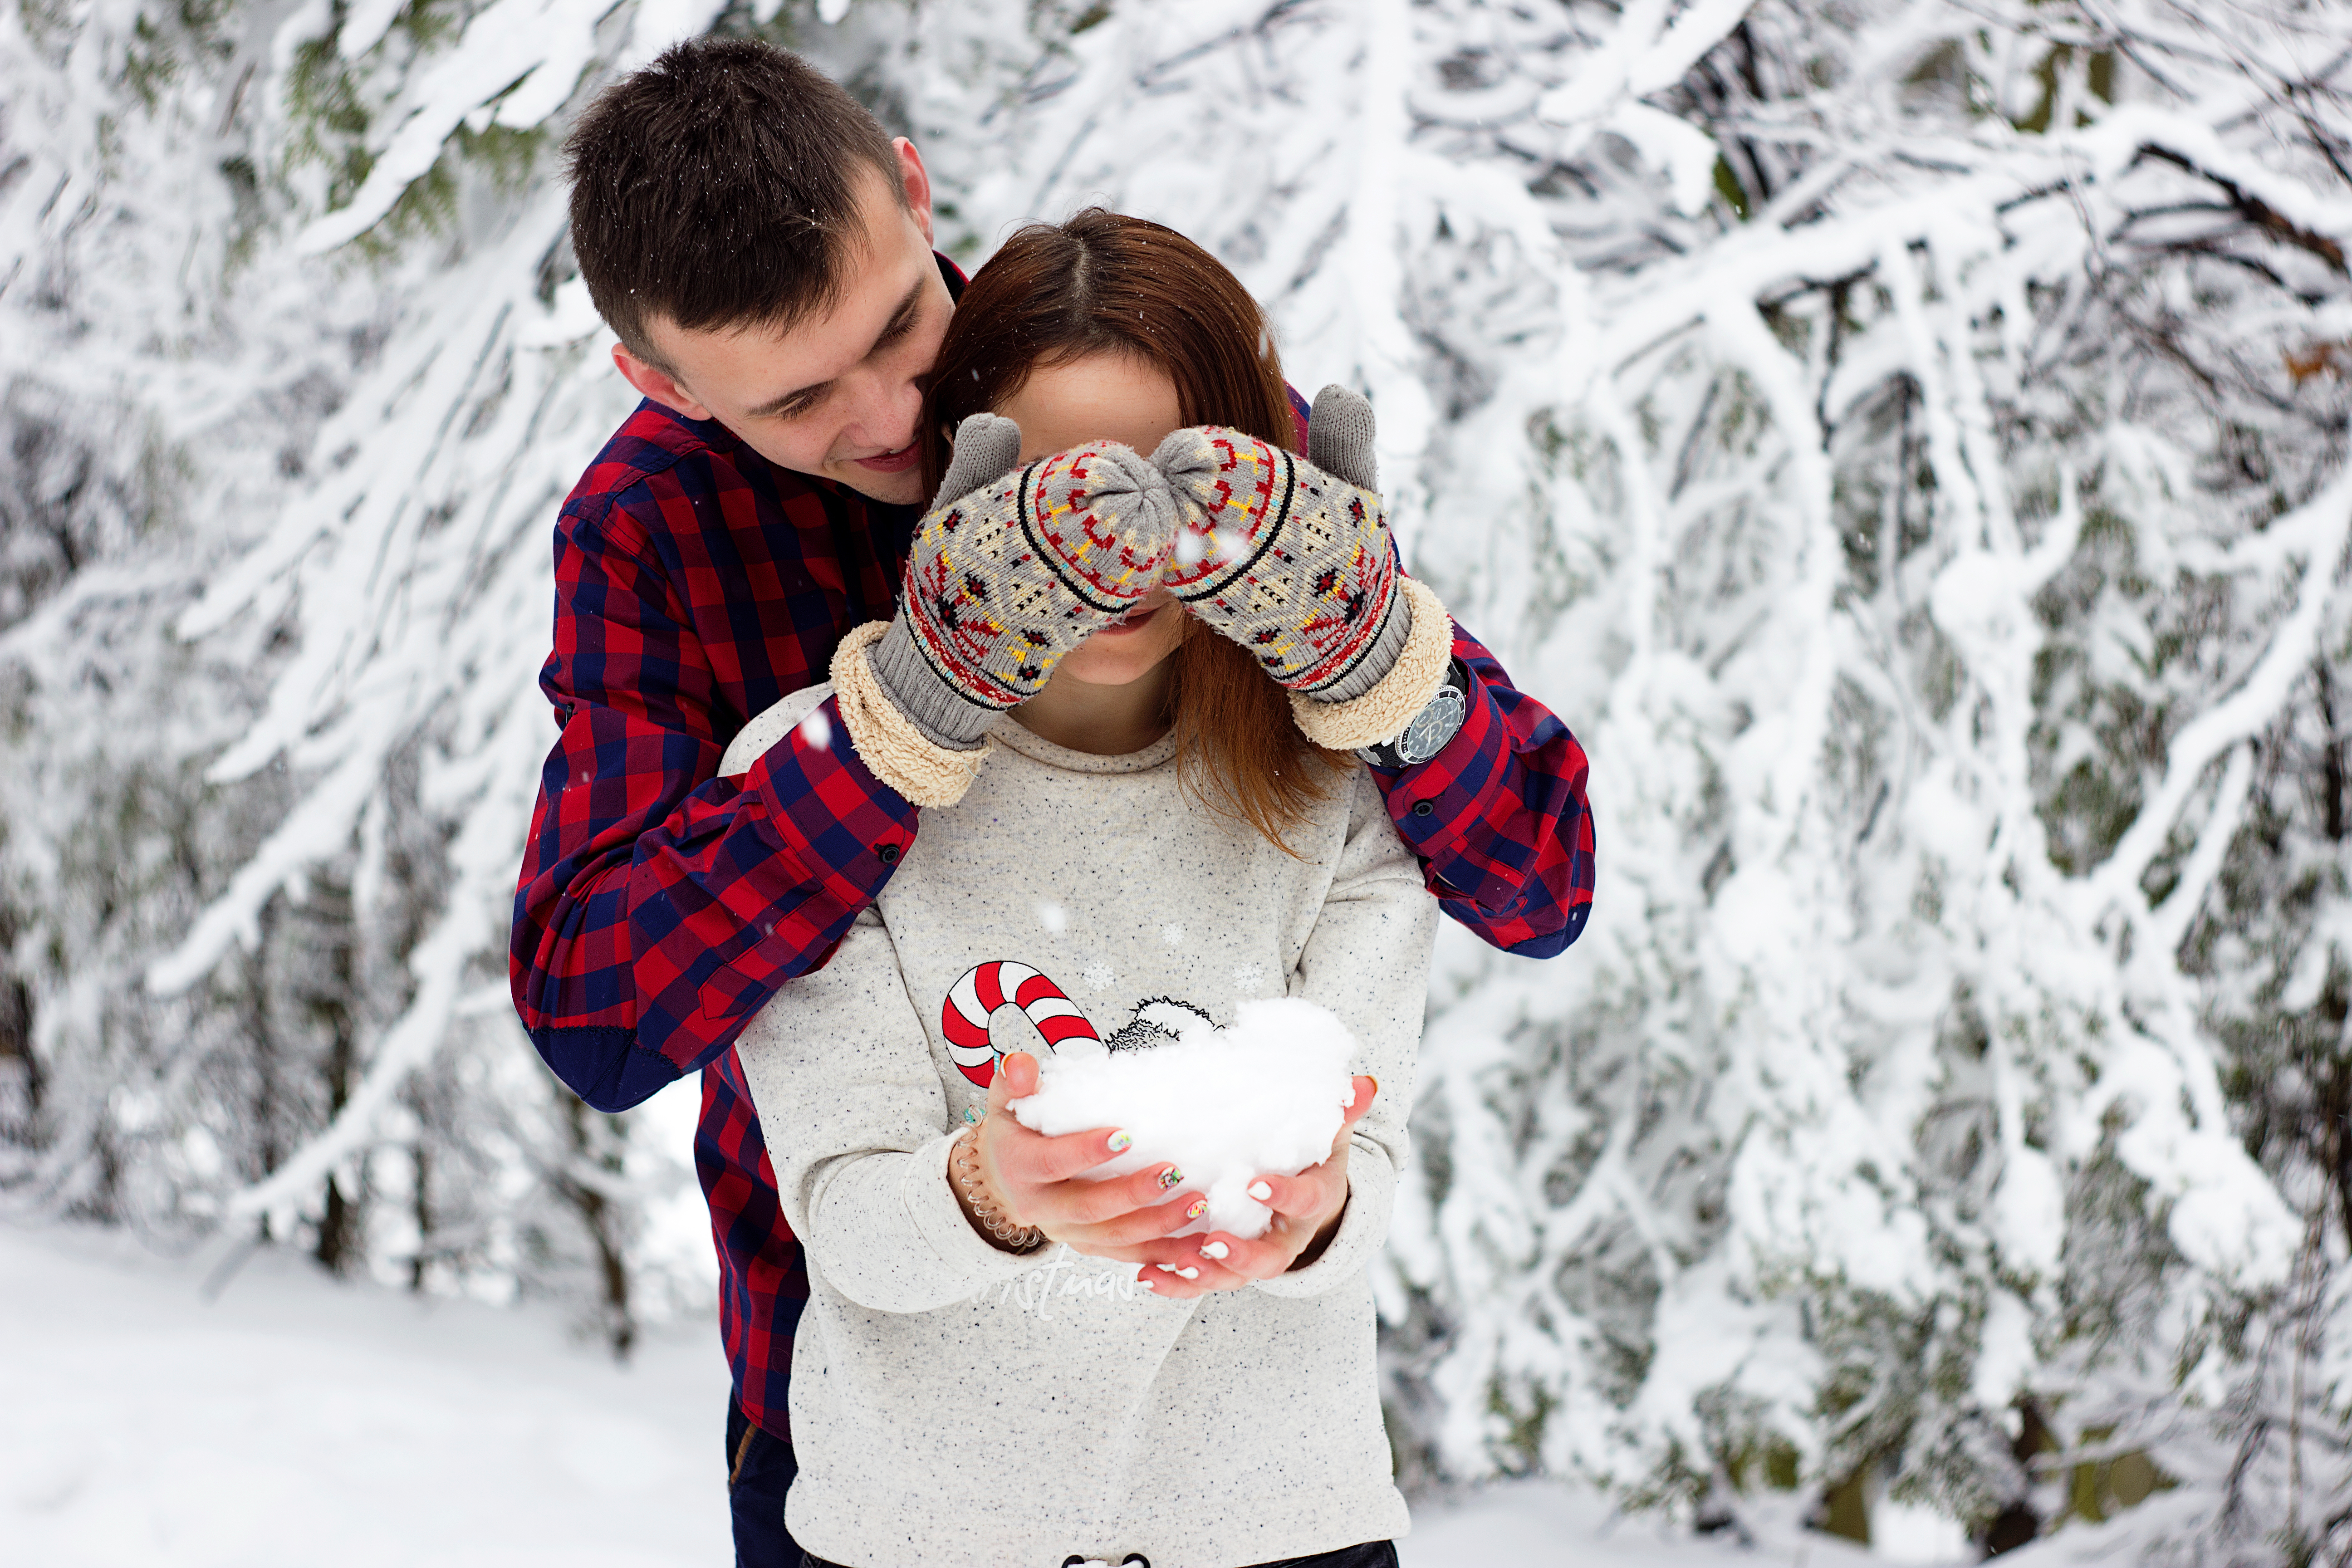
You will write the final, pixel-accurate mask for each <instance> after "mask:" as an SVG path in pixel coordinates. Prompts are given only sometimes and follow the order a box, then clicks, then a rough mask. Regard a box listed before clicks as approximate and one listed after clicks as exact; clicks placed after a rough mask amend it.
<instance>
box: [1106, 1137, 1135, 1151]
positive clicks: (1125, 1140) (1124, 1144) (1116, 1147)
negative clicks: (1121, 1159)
mask: <svg viewBox="0 0 2352 1568" xmlns="http://www.w3.org/2000/svg"><path fill="white" fill-rule="evenodd" d="M1134 1147H1135V1140H1134V1139H1132V1138H1130V1137H1129V1136H1128V1135H1127V1134H1126V1133H1124V1132H1114V1133H1112V1134H1111V1135H1110V1152H1112V1153H1114V1154H1124V1153H1126V1152H1128V1151H1129V1149H1132V1148H1134Z"/></svg>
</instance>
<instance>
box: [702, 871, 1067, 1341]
mask: <svg viewBox="0 0 2352 1568" xmlns="http://www.w3.org/2000/svg"><path fill="white" fill-rule="evenodd" d="M735 1052H736V1056H737V1058H738V1059H739V1060H740V1061H741V1063H742V1064H743V1076H744V1079H746V1081H748V1082H749V1083H750V1084H751V1102H752V1104H753V1105H754V1106H756V1107H757V1108H758V1110H759V1112H760V1122H761V1125H762V1126H765V1127H788V1128H792V1129H793V1130H794V1132H793V1136H791V1137H789V1138H777V1139H774V1140H772V1142H770V1144H769V1153H770V1156H771V1158H772V1160H773V1162H774V1165H775V1172H776V1190H777V1193H778V1194H780V1195H781V1197H782V1202H783V1211H784V1218H785V1220H786V1221H787V1222H788V1223H789V1224H790V1225H791V1226H792V1227H793V1231H794V1232H795V1233H796V1234H797V1235H798V1236H799V1237H800V1238H801V1242H802V1245H803V1247H805V1248H806V1249H807V1253H808V1260H809V1263H810V1265H811V1266H812V1267H813V1268H815V1269H816V1270H817V1271H818V1272H819V1273H821V1274H823V1275H824V1278H825V1279H826V1281H827V1282H828V1283H830V1284H831V1285H832V1286H833V1288H834V1289H836V1290H839V1291H840V1292H841V1293H842V1294H843V1295H845V1296H846V1297H848V1298H849V1299H850V1300H853V1301H855V1302H856V1303H857V1304H858V1305H859V1306H861V1307H870V1308H872V1309H874V1310H877V1311H882V1312H923V1311H929V1310H931V1309H933V1308H935V1307H942V1306H945V1305H947V1304H948V1303H949V1302H950V1301H954V1300H959V1299H961V1298H962V1297H966V1296H970V1295H971V1294H972V1293H973V1292H975V1291H977V1290H979V1289H982V1288H984V1287H985V1286H988V1285H990V1284H992V1283H995V1282H996V1281H998V1280H1002V1279H1011V1278H1012V1277H1013V1276H1014V1275H1017V1274H1020V1273H1023V1272H1024V1271H1025V1270H1027V1269H1030V1268H1034V1267H1035V1266H1036V1260H1035V1259H1034V1258H1024V1257H1019V1256H1016V1255H1014V1254H1012V1253H1008V1252H1002V1251H999V1250H998V1249H997V1248H996V1247H992V1246H990V1245H989V1244H988V1243H987V1242H986V1241H984V1240H982V1237H980V1235H979V1233H978V1232H976V1231H974V1230H973V1229H972V1228H971V1222H970V1221H968V1220H966V1219H965V1218H964V1217H963V1209H962V1207H961V1205H959V1204H958V1203H957V1202H956V1198H955V1192H954V1190H953V1189H952V1188H950V1186H949V1185H948V1150H949V1147H950V1145H951V1144H952V1143H953V1142H955V1139H956V1135H957V1133H958V1132H959V1131H961V1129H960V1128H952V1127H950V1125H949V1114H950V1112H949V1107H948V1099H947V1095H946V1092H945V1091H944V1090H942V1089H940V1078H939V1068H938V1067H937V1066H936V1065H935V1063H934V1062H933V1060H932V1058H931V1053H930V1047H929V1042H928V1041H927V1040H926V1038H925V1037H924V1034H923V1026H922V1023H921V1021H920V1019H919V1016H918V1015H917V1014H916V1012H915V1006H914V1003H913V1002H912V1000H910V999H909V997H908V994H907V984H906V979H905V977H904V976H903V975H902V974H901V973H899V969H898V952H897V949H896V948H895V947H894V946H893V945H892V943H891V940H890V933H889V932H888V931H887V930H886V929H885V928H884V927H883V924H882V922H881V920H880V918H879V917H878V916H877V915H876V914H875V912H874V911H873V910H870V909H869V910H865V911H863V912H862V913H860V914H859V915H858V917H857V919H856V921H855V922H853V923H852V925H851V926H850V928H849V931H848V934H847V935H846V936H845V937H844V938H843V940H842V943H841V947H840V950H839V951H838V952H835V954H834V959H833V962H832V963H829V964H827V965H826V966H825V967H824V968H823V969H821V970H818V971H817V972H815V973H813V974H804V975H802V976H801V977H800V978H798V979H796V980H794V981H793V983H792V984H789V985H787V986H785V987H784V988H783V989H782V990H781V991H779V992H778V993H777V994H776V995H775V998H774V999H773V1000H772V1001H771V1002H770V1003H769V1004H768V1005H767V1006H766V1007H764V1008H762V1009H761V1012H760V1014H759V1016H757V1017H755V1018H753V1019H752V1020H751V1024H750V1025H749V1026H746V1027H745V1028H744V1030H743V1033H742V1035H741V1036H740V1037H739V1038H738V1039H737V1040H736V1042H735Z"/></svg>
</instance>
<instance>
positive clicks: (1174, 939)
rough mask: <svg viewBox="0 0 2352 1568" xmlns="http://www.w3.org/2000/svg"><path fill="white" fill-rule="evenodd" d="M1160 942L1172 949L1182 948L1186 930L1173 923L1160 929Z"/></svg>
mask: <svg viewBox="0 0 2352 1568" xmlns="http://www.w3.org/2000/svg"><path fill="white" fill-rule="evenodd" d="M1160 941H1162V942H1166V943H1167V944H1168V945H1169V946H1171V947H1181V946H1183V945H1184V928H1183V927H1182V926H1180V925H1178V924H1176V923H1175V922H1174V921H1170V922H1169V923H1168V924H1166V925H1164V926H1161V927H1160Z"/></svg>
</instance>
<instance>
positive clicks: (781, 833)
mask: <svg viewBox="0 0 2352 1568" xmlns="http://www.w3.org/2000/svg"><path fill="white" fill-rule="evenodd" d="M636 494H637V497H638V498H643V497H644V496H645V491H644V490H642V489H640V490H639V491H638V492H636ZM632 500H633V498H632V497H631V495H630V494H629V492H624V493H623V496H622V497H621V498H620V501H621V503H622V504H610V505H606V504H604V503H602V502H601V501H600V502H599V503H598V504H595V505H591V506H586V507H583V508H581V509H579V510H573V509H572V508H567V509H566V512H565V515H564V517H563V520H562V523H561V524H560V525H559V527H558V529H557V532H556V561H555V577H556V607H555V648H554V652H553V654H552V655H551V657H550V658H549V659H548V662H547V666H546V668H545V670H544V671H543V672H542V673H541V686H542V687H543V688H544V689H546V691H547V694H548V696H549V698H550V699H551V700H552V701H553V702H554V704H555V710H556V716H557V719H558V721H559V722H560V723H561V724H562V736H561V738H560V739H559V740H558V741H557V742H556V745H555V749H554V750H553V751H552V752H550V753H549V755H548V759H547V763H546V766H545V768H544V770H543V771H542V773H541V780H540V792H539V802H538V805H537V807H536V808H535V810H534V811H533V813H532V816H531V826H530V843H529V845H528V847H527V848H526V851H525V855H524V859H523V866H522V872H521V878H520V886H519V888H518V889H517V890H516V894H515V918H514V931H513V941H512V947H511V951H510V952H509V964H508V968H509V980H510V982H511V984H512V987H513V991H514V999H515V1006H516V1008H517V1010H518V1011H519V1012H520V1015H521V1016H522V1021H523V1025H524V1026H525V1028H527V1029H528V1030H529V1031H530V1037H531V1040H532V1042H533V1043H534V1044H535V1045H536V1046H537V1047H539V1051H540V1054H541V1056H542V1057H544V1058H546V1060H547V1063H548V1065H549V1066H550V1067H551V1068H553V1069H554V1071H555V1073H556V1075H557V1076H558V1077H560V1078H562V1079H563V1081H564V1082H565V1083H567V1084H569V1085H570V1086H571V1087H572V1089H573V1091H574V1092H576V1093H577V1094H579V1095H580V1097H581V1098H582V1099H583V1100H586V1101H588V1103H589V1104H591V1105H593V1106H595V1107H596V1108H597V1109H599V1110H620V1109H623V1108H625V1107H626V1106H630V1105H634V1104H636V1103H637V1102H638V1101H640V1100H644V1099H646V1097H647V1096H648V1095H650V1094H652V1093H653V1092H654V1091H655V1090H656V1089H660V1088H661V1087H663V1086H664V1085H665V1084H667V1083H669V1082H670V1081H671V1080H672V1079H676V1078H677V1077H679V1076H681V1075H683V1074H685V1073H688V1072H690V1071H693V1070H694V1069H696V1068H699V1067H701V1066H702V1065H703V1064H705V1063H706V1062H709V1060H711V1059H712V1058H714V1057H716V1056H718V1055H719V1053H720V1052H721V1051H723V1050H724V1049H725V1048H726V1047H728V1046H729V1045H730V1044H732V1043H733V1041H734V1038H735V1037H736V1035H737V1034H738V1033H740V1031H741V1029H742V1027H743V1026H744V1025H745V1024H746V1023H747V1022H749V1021H750V1019H751V1016H752V1015H753V1014H755V1013H756V1012H758V1011H759V1009H760V1007H761V1005H762V1004H763V1003H765V1002H766V1001H767V999H768V998H769V997H770V996H772V995H773V994H775V992H776V991H777V990H778V988H780V987H781V986H782V984H784V982H785V981H787V980H789V979H791V978H792V977H793V976H794V975H797V974H803V973H808V972H809V971H811V970H814V969H815V968H817V967H819V966H820V965H822V964H823V963H824V961H825V960H826V959H827V958H829V957H830V956H831V955H832V952H833V950H834V948H835V945H836V944H837V943H838V942H840V940H841V937H842V934H843V933H844V932H845V931H847V930H848V928H849V924H850V922H851V921H853V920H855V919H856V915H857V911H858V910H861V909H863V908H865V907H866V905H867V904H869V903H870V902H872V901H873V899H874V897H875V895H876V894H877V893H878V892H879V891H880V890H881V888H882V885H883V884H884V883H885V882H886V881H887V880H888V879H889V875H890V871H891V868H893V867H894V866H896V865H897V863H898V858H899V856H900V855H901V854H902V853H904V851H905V849H906V847H907V846H908V845H909V844H911V843H912V842H913V841H914V836H915V828H916V816H917V813H916V808H915V807H914V806H913V805H909V804H908V802H907V801H906V800H905V799H904V798H903V797H901V796H900V795H898V794H897V793H896V792H895V791H893V790H891V789H890V788H889V787H888V786H887V785H886V784H882V783H881V782H880V781H879V780H877V778H875V777H874V775H873V774H872V773H868V772H867V771H866V767H865V764H864V763H861V762H859V761H858V759H857V757H856V752H854V750H853V749H852V748H851V746H850V744H849V741H848V731H847V730H846V728H845V726H843V725H842V724H841V722H840V718H839V713H838V710H835V708H834V706H833V704H832V702H831V701H830V700H828V701H827V702H826V704H825V706H824V709H822V710H820V711H821V712H824V715H825V717H826V718H827V719H828V720H830V721H832V725H831V732H830V734H829V735H825V736H824V737H823V739H824V743H822V744H820V743H819V742H818V739H817V738H816V737H817V736H818V735H820V734H822V731H823V727H822V726H819V725H814V724H803V725H802V726H799V727H798V728H796V729H795V730H794V731H793V733H792V734H791V735H790V736H788V737H787V738H786V739H785V740H784V741H782V742H778V743H777V744H776V745H774V746H772V747H771V748H769V750H768V752H767V753H766V755H765V756H763V757H761V759H760V761H759V762H758V763H755V764H754V765H753V766H752V768H751V771H750V773H746V774H744V775H743V776H742V777H740V778H739V779H719V778H717V777H714V776H713V775H714V774H715V773H717V771H718V767H719V758H720V756H721V755H722V754H723V752H724V750H725V744H726V741H727V740H728V739H729V738H730V735H731V733H732V727H733V726H734V725H735V724H737V723H739V722H740V718H736V717H726V718H723V719H722V717H721V713H720V706H719V703H718V702H717V700H716V698H715V689H716V685H717V677H716V675H715V674H714V671H713V668H712V665H711V661H710V658H709V657H708V653H707V650H706V649H705V648H704V647H702V646H701V643H700V641H699V640H698V637H696V635H695V634H694V632H693V630H692V628H691V625H690V622H689V618H688V612H687V609H686V606H685V605H682V604H680V603H679V602H678V601H677V596H676V591H675V589H674V588H673V587H672V586H671V584H669V583H668V581H667V577H666V575H665V574H663V573H662V572H661V571H660V570H659V569H658V566H657V565H656V564H654V563H656V556H655V554H654V552H653V550H652V549H651V547H650V542H649V539H648V534H647V531H646V528H645V526H644V525H643V524H641V523H639V522H637V521H635V520H634V519H633V518H632V517H631V516H630V513H629V504H628V503H630V502H631V501H632ZM643 504H654V502H652V501H651V500H645V501H644V502H643ZM722 722H724V723H725V724H726V725H727V726H728V731H727V733H724V734H722V733H721V731H720V725H721V723H722Z"/></svg>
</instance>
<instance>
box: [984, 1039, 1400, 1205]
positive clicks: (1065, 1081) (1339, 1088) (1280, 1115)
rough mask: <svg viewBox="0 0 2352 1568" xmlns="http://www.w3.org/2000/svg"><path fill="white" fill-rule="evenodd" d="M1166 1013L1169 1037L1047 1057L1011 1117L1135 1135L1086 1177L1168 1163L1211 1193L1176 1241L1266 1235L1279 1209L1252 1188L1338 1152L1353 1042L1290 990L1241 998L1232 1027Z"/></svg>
mask: <svg viewBox="0 0 2352 1568" xmlns="http://www.w3.org/2000/svg"><path fill="white" fill-rule="evenodd" d="M1167 1012H1168V1014H1169V1015H1170V1016H1168V1017H1167V1018H1166V1020H1165V1021H1161V1020H1160V1019H1159V1018H1158V1017H1156V1016H1155V1019H1154V1024H1155V1027H1154V1029H1153V1031H1152V1034H1153V1035H1154V1036H1155V1037H1169V1036H1172V1038H1168V1040H1167V1043H1165V1044H1159V1045H1151V1046H1147V1047H1135V1048H1128V1049H1112V1050H1108V1051H1099V1052H1087V1053H1085V1054H1080V1055H1068V1054H1065V1055H1059V1056H1046V1057H1043V1058H1039V1062H1038V1089H1037V1092H1036V1093H1034V1094H1033V1095H1031V1096H1029V1098H1027V1099H1026V1100H1014V1101H1013V1105H1012V1110H1013V1115H1014V1116H1016V1117H1018V1118H1020V1121H1021V1124H1022V1125H1023V1126H1024V1127H1027V1128H1030V1129H1031V1130H1033V1131H1038V1132H1043V1133H1045V1134H1046V1135H1048V1136H1058V1135H1059V1134H1062V1133H1065V1132H1082V1131H1086V1130H1087V1128H1090V1127H1116V1128H1118V1129H1120V1130H1122V1131H1125V1132H1126V1133H1127V1135H1128V1136H1129V1137H1130V1138H1132V1139H1133V1140H1134V1141H1135V1142H1133V1144H1132V1145H1131V1146H1130V1147H1129V1149H1128V1151H1127V1152H1125V1153H1124V1154H1121V1155H1120V1156H1119V1157H1118V1158H1117V1159H1115V1160H1110V1161H1108V1162H1106V1163H1103V1164H1100V1165H1097V1166H1096V1167H1095V1168H1094V1169H1093V1170H1091V1171H1089V1172H1087V1179H1088V1180H1090V1181H1108V1180H1109V1179H1110V1178H1111V1177H1114V1176H1123V1175H1126V1174H1128V1173H1130V1172H1134V1171H1139V1170H1142V1169H1144V1168H1145V1167H1147V1166H1150V1165H1158V1164H1162V1163H1171V1162H1172V1163H1174V1164H1175V1165H1176V1166H1177V1167H1178V1168H1179V1169H1181V1171H1182V1172H1183V1173H1184V1184H1185V1186H1186V1187H1188V1188H1191V1189H1192V1190H1194V1191H1197V1192H1199V1193H1201V1194H1202V1195H1204V1196H1205V1197H1207V1199H1208V1200H1209V1212H1208V1214H1207V1215H1205V1216H1204V1217H1203V1218H1202V1219H1200V1220H1196V1221H1194V1222H1193V1223H1192V1225H1190V1226H1186V1227H1185V1229H1184V1230H1182V1231H1180V1232H1178V1233H1177V1234H1178V1235H1180V1236H1189V1235H1192V1234H1193V1233H1194V1232H1197V1231H1203V1230H1223V1231H1229V1232H1231V1233H1232V1234H1233V1235H1234V1236H1239V1237H1256V1236H1262V1235H1264V1234H1265V1228H1266V1226H1268V1225H1269V1224H1271V1223H1272V1221H1273V1218H1274V1215H1273V1212H1272V1211H1271V1210H1269V1209H1268V1208H1267V1207H1266V1206H1265V1205H1264V1204H1262V1203H1259V1202H1257V1201H1256V1200H1255V1198H1253V1197H1251V1196H1250V1194H1249V1188H1250V1186H1251V1184H1253V1183H1254V1182H1255V1181H1256V1179H1257V1178H1258V1177H1259V1176H1260V1175H1263V1174H1266V1173H1273V1174H1275V1175H1282V1176H1295V1175H1297V1173H1299V1172H1301V1171H1303V1170H1305V1169H1307V1167H1308V1166H1309V1165H1318V1164H1321V1163H1323V1162H1324V1161H1325V1160H1326V1159H1328V1158H1329V1157H1330V1153H1331V1142H1332V1140H1333V1139H1334V1138H1336V1137H1337V1136H1338V1135H1339V1124H1340V1122H1341V1121H1343V1120H1344V1119H1345V1113H1346V1110H1347V1108H1348V1102H1349V1100H1350V1099H1352V1098H1353V1093H1354V1084H1353V1083H1352V1081H1351V1078H1350V1074H1349V1067H1350V1065H1351V1064H1352V1063H1353V1061H1354V1059H1355V1054H1356V1042H1355V1039H1354V1038H1353V1037H1351V1036H1350V1035H1349V1033H1348V1029H1347V1026H1346V1025H1344V1024H1342V1023H1340V1022H1339V1019H1338V1018H1336V1017H1334V1016H1332V1014H1331V1013H1330V1011H1329V1010H1328V1008H1324V1007H1318V1006H1317V1005H1315V1004H1314V1003H1312V1002H1301V1001H1297V1000H1294V999H1291V998H1287V997H1276V998H1273V999H1271V1000H1263V1001H1252V1002H1244V1003H1242V1004H1241V1005H1240V1006H1239V1008H1238V1009H1236V1011H1235V1013H1234V1023H1233V1026H1232V1027H1231V1028H1225V1029H1220V1028H1218V1027H1217V1026H1215V1025H1214V1024H1213V1023H1210V1022H1209V1021H1208V1020H1207V1019H1205V1018H1202V1017H1199V1016H1196V1015H1192V1014H1191V1013H1190V1012H1189V1010H1187V1009H1181V1008H1173V1007H1171V1008H1170V1009H1168V1010H1167Z"/></svg>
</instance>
